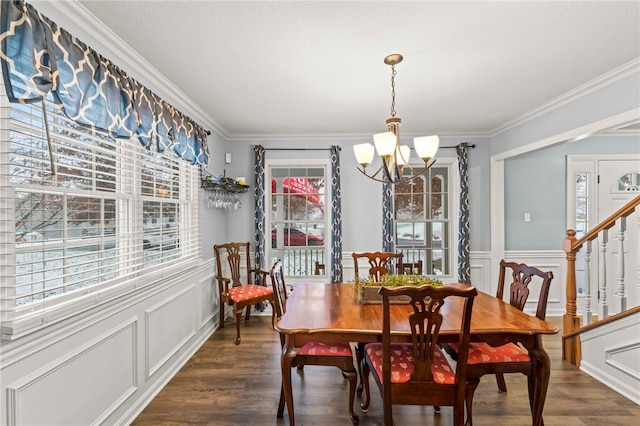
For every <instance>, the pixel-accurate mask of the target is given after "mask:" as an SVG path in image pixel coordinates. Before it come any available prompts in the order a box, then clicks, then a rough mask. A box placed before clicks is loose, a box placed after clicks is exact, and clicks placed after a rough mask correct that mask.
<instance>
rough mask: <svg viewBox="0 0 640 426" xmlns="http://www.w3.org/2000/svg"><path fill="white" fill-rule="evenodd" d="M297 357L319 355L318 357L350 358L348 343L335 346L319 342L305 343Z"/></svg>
mask: <svg viewBox="0 0 640 426" xmlns="http://www.w3.org/2000/svg"><path fill="white" fill-rule="evenodd" d="M298 354H299V355H319V356H351V346H349V344H348V343H338V344H337V345H327V344H326V343H320V342H307V343H305V344H304V346H303V347H302V348H300V350H299V351H298Z"/></svg>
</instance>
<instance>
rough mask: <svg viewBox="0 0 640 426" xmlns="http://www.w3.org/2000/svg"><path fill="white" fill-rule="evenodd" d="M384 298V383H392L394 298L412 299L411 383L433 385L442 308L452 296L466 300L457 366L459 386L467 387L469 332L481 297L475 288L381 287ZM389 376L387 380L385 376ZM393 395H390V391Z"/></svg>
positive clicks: (410, 300) (410, 320)
mask: <svg viewBox="0 0 640 426" xmlns="http://www.w3.org/2000/svg"><path fill="white" fill-rule="evenodd" d="M379 293H380V295H381V296H382V374H383V378H382V382H383V384H389V386H390V384H391V373H390V370H391V314H390V305H391V303H390V298H391V297H393V296H409V305H410V306H411V307H412V308H413V311H412V312H411V313H410V314H409V315H408V321H409V324H410V327H411V337H412V341H413V362H414V364H415V369H414V371H413V373H412V374H411V381H410V382H412V381H419V382H434V380H433V373H432V370H431V364H433V362H434V357H435V353H436V346H437V343H438V336H439V333H440V326H441V325H442V320H443V315H442V313H441V312H440V310H441V308H442V306H443V305H444V304H445V303H446V299H447V298H449V297H463V298H465V301H464V308H463V310H462V317H461V322H460V339H459V345H460V350H459V352H458V353H459V355H458V360H457V366H456V382H455V383H456V384H459V385H460V386H462V396H463V397H464V387H465V385H466V373H467V372H466V366H467V355H468V352H469V351H468V348H469V330H470V327H471V312H472V308H473V300H474V298H475V297H476V295H477V294H478V292H477V290H476V289H475V288H474V287H453V286H442V287H433V286H429V285H425V286H421V287H396V288H389V287H381V288H380V291H379ZM385 376H386V377H385ZM389 393H391V392H389Z"/></svg>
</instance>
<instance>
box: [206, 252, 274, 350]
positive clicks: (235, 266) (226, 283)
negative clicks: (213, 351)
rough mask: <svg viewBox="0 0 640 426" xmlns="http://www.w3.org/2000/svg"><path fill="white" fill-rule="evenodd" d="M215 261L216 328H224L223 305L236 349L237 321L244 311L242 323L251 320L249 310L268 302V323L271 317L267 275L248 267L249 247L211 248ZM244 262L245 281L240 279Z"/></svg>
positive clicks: (249, 262) (271, 300) (249, 263)
mask: <svg viewBox="0 0 640 426" xmlns="http://www.w3.org/2000/svg"><path fill="white" fill-rule="evenodd" d="M213 251H214V253H215V257H216V268H217V273H216V281H217V282H218V293H219V295H220V324H219V328H224V316H225V312H224V311H225V309H224V306H225V304H227V305H229V306H231V307H232V309H233V316H234V319H235V323H236V345H239V344H240V321H241V317H242V311H243V309H244V308H245V307H246V308H247V310H246V314H245V322H246V321H249V318H250V316H251V306H252V305H255V304H257V303H262V302H265V301H267V302H269V303H270V304H271V308H272V314H271V315H272V319H273V318H274V315H275V310H274V309H273V290H272V289H271V288H270V287H268V285H267V277H268V276H269V271H264V270H261V269H257V268H252V267H251V260H250V256H249V243H226V244H216V245H214V246H213ZM225 255H226V258H227V262H228V271H227V272H226V274H225V272H224V270H223V268H222V264H223V263H222V260H223V258H224V256H225ZM243 260H244V262H245V265H244V268H245V271H246V278H245V279H244V280H243V279H242V261H243ZM253 275H255V276H256V279H259V282H258V283H257V284H253V279H252V277H253Z"/></svg>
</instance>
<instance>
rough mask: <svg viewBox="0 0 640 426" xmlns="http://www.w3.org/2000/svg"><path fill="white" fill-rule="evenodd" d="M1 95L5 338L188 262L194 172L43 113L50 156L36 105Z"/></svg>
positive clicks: (193, 255) (194, 214)
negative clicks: (45, 116) (9, 102)
mask: <svg viewBox="0 0 640 426" xmlns="http://www.w3.org/2000/svg"><path fill="white" fill-rule="evenodd" d="M0 89H1V92H2V94H1V95H0V96H1V97H2V99H0V101H1V103H0V106H2V126H1V130H2V139H1V140H2V143H1V144H0V145H1V147H0V160H1V161H0V210H1V211H2V213H3V217H2V219H0V239H1V240H0V243H1V244H0V247H2V248H1V249H0V250H2V251H0V257H1V258H2V259H1V261H2V269H1V270H0V277H1V278H2V282H1V283H0V290H1V294H0V303H1V310H2V312H1V319H2V333H3V336H4V337H5V338H7V337H11V335H15V334H18V333H20V332H24V331H25V330H28V329H33V328H35V327H37V326H39V325H40V326H41V324H44V323H47V322H51V321H55V320H56V319H60V318H62V317H65V316H69V315H71V314H73V313H75V312H78V311H81V310H83V309H85V308H86V307H87V306H92V305H95V303H96V302H100V301H105V300H107V299H109V298H112V297H116V296H118V295H122V294H124V292H126V291H129V290H130V289H131V288H133V285H132V283H133V280H134V279H135V285H136V286H139V285H144V283H145V282H149V283H150V282H153V280H154V277H157V276H159V274H161V273H162V274H163V275H166V274H168V273H171V272H172V271H174V272H179V271H180V270H182V269H184V268H185V266H186V263H187V262H192V261H193V260H194V259H197V258H199V256H200V253H199V250H200V244H199V232H198V188H199V186H198V184H199V169H198V168H197V167H194V166H191V165H189V164H188V163H187V162H185V161H184V160H182V159H180V158H179V157H178V156H176V155H174V154H173V153H172V152H171V153H170V152H165V153H158V152H155V148H152V149H151V150H146V149H144V148H142V147H141V146H140V144H139V143H138V142H137V141H135V140H123V139H114V138H112V137H110V136H108V135H107V134H104V133H101V132H97V131H95V130H92V129H89V128H86V127H82V126H79V125H77V124H75V123H73V122H71V121H70V120H68V119H67V118H66V117H65V116H64V115H63V114H62V112H61V111H60V110H59V109H58V108H57V107H56V106H55V105H54V104H53V103H52V102H46V106H47V117H48V124H49V133H50V140H51V154H50V150H49V147H48V143H47V138H46V133H45V127H44V126H45V124H44V121H43V112H42V106H41V104H40V103H37V104H29V105H22V104H8V102H7V99H6V96H5V95H4V90H3V89H2V86H1V85H0ZM7 142H8V143H7ZM52 164H53V165H54V166H55V174H54V173H53V169H52ZM21 324H22V325H21Z"/></svg>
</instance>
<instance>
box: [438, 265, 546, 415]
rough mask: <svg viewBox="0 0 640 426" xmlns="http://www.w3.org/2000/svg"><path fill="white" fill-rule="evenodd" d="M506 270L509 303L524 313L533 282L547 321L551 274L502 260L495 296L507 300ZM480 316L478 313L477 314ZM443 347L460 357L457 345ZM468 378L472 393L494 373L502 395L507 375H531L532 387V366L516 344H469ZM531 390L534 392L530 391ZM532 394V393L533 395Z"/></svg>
mask: <svg viewBox="0 0 640 426" xmlns="http://www.w3.org/2000/svg"><path fill="white" fill-rule="evenodd" d="M507 271H509V272H510V275H511V284H510V286H509V303H510V304H511V305H513V306H515V307H517V308H518V309H520V310H524V307H525V304H526V302H527V299H528V297H529V293H530V289H529V286H530V285H531V283H532V282H534V283H535V284H536V285H538V283H539V285H540V294H539V297H538V305H537V308H536V317H538V318H540V319H541V320H544V319H545V317H546V313H547V299H548V297H549V288H550V286H551V280H553V273H552V272H550V271H549V272H544V271H542V270H540V269H538V268H535V267H533V266H528V265H526V264H524V263H517V262H506V261H504V260H502V261H500V275H499V277H498V291H497V293H496V297H497V298H499V299H502V298H503V297H504V289H505V280H506V277H507ZM479 314H481V313H478V312H476V315H479ZM443 348H444V349H445V350H446V351H447V352H448V353H449V354H450V355H451V357H452V358H454V359H456V358H457V357H458V356H459V350H458V349H459V348H458V347H457V346H456V345H453V344H451V345H443ZM468 364H469V366H468V368H467V376H468V377H469V378H470V380H471V382H472V384H473V390H474V391H475V388H476V387H477V385H478V383H479V380H480V378H481V377H482V376H484V375H486V374H495V375H496V381H497V383H498V388H499V389H500V391H501V392H506V391H507V386H506V383H505V381H504V374H505V373H522V374H525V375H526V376H528V382H529V386H530V387H531V386H532V381H531V375H532V368H533V363H532V362H531V358H530V357H529V354H528V352H527V350H526V349H523V348H522V347H520V346H519V345H517V344H515V343H507V344H506V345H502V346H496V347H494V346H491V345H490V344H488V343H484V342H472V343H471V344H470V345H469V354H468ZM529 390H530V391H531V389H529ZM530 395H531V393H530ZM467 398H468V399H467V415H468V417H469V419H471V409H472V405H473V391H472V392H471V393H470V394H468V395H467Z"/></svg>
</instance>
